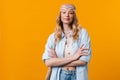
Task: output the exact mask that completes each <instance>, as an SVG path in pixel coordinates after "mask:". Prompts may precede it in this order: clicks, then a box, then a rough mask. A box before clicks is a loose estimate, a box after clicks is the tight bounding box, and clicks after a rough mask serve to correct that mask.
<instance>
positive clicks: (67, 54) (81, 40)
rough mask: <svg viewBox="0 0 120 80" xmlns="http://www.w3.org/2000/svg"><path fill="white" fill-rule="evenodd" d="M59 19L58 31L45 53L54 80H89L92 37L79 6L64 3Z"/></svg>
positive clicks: (47, 44) (44, 58) (49, 39)
mask: <svg viewBox="0 0 120 80" xmlns="http://www.w3.org/2000/svg"><path fill="white" fill-rule="evenodd" d="M56 23H57V26H56V31H55V32H53V33H52V34H51V35H50V36H49V38H48V41H47V43H46V48H45V52H44V54H43V57H42V59H43V61H44V62H45V64H46V65H47V66H48V67H50V68H51V69H50V70H49V73H50V77H49V78H50V80H88V62H89V61H90V58H91V46H90V38H89V35H88V32H87V31H86V29H85V28H82V27H81V26H80V25H79V24H78V20H77V16H76V8H75V6H74V5H73V4H64V5H62V6H61V7H60V13H59V15H58V17H57V20H56Z"/></svg>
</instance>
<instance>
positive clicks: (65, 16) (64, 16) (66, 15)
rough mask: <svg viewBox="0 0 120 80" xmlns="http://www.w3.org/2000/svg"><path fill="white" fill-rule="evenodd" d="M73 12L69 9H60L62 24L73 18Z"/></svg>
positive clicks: (68, 22)
mask: <svg viewBox="0 0 120 80" xmlns="http://www.w3.org/2000/svg"><path fill="white" fill-rule="evenodd" d="M73 16H74V12H73V11H72V10H70V9H65V10H62V11H61V21H62V22H63V24H70V23H71V22H72V20H73Z"/></svg>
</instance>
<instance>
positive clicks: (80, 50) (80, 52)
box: [72, 44, 89, 60]
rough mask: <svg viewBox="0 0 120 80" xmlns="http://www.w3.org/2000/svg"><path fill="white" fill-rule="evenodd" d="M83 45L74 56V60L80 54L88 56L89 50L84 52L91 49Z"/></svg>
mask: <svg viewBox="0 0 120 80" xmlns="http://www.w3.org/2000/svg"><path fill="white" fill-rule="evenodd" d="M83 45H84V44H83ZM83 45H81V47H80V48H79V49H78V51H77V53H76V54H75V55H74V56H73V57H72V58H73V60H77V59H78V58H79V57H80V56H87V55H88V52H84V50H89V49H88V48H83Z"/></svg>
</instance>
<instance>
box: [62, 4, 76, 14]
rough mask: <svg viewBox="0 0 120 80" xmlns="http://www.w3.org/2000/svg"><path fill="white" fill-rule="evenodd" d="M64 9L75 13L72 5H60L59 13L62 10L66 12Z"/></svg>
mask: <svg viewBox="0 0 120 80" xmlns="http://www.w3.org/2000/svg"><path fill="white" fill-rule="evenodd" d="M66 9H70V10H72V11H74V12H75V11H76V8H75V6H74V5H72V4H64V5H62V6H61V7H60V11H63V10H66Z"/></svg>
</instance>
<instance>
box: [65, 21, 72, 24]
mask: <svg viewBox="0 0 120 80" xmlns="http://www.w3.org/2000/svg"><path fill="white" fill-rule="evenodd" d="M63 23H64V24H70V23H71V22H70V21H64V22H63Z"/></svg>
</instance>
